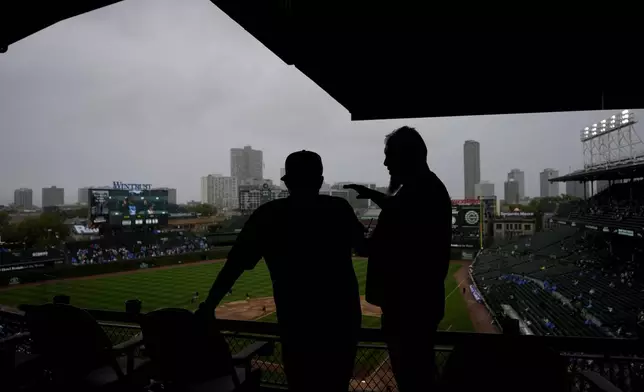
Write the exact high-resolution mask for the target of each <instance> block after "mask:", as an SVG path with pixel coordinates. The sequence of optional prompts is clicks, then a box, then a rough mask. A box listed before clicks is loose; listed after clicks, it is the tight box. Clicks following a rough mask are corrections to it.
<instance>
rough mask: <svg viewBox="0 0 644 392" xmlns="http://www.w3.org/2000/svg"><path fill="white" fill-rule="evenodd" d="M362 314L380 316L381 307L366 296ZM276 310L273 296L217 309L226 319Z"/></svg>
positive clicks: (248, 316) (247, 316)
mask: <svg viewBox="0 0 644 392" xmlns="http://www.w3.org/2000/svg"><path fill="white" fill-rule="evenodd" d="M360 305H361V306H362V314H364V315H365V316H376V317H377V316H380V315H381V313H382V312H381V311H380V308H379V307H377V306H374V305H371V304H368V303H367V302H366V301H365V300H364V297H363V298H361V300H360ZM273 312H275V301H273V297H264V298H252V299H250V300H248V301H245V300H242V301H233V302H228V303H225V304H223V305H221V306H219V307H218V308H217V310H216V315H217V318H219V319H225V320H242V321H248V320H257V319H258V318H260V317H264V316H266V315H268V314H271V313H273Z"/></svg>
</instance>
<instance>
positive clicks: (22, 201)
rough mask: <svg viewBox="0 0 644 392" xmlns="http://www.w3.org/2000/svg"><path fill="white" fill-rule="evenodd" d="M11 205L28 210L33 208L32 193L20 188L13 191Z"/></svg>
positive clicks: (29, 190) (27, 189)
mask: <svg viewBox="0 0 644 392" xmlns="http://www.w3.org/2000/svg"><path fill="white" fill-rule="evenodd" d="M13 204H14V205H15V206H16V207H19V208H22V209H25V210H30V209H32V208H33V207H34V192H33V191H32V190H31V189H29V188H20V189H16V190H15V191H13Z"/></svg>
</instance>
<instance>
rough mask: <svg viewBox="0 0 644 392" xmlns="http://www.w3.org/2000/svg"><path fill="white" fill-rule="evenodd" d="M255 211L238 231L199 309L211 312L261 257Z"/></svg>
mask: <svg viewBox="0 0 644 392" xmlns="http://www.w3.org/2000/svg"><path fill="white" fill-rule="evenodd" d="M257 212H258V211H256V212H255V213H253V215H251V217H250V218H249V219H248V222H246V224H245V225H244V228H243V229H242V231H241V233H239V236H238V237H237V241H236V242H235V245H233V248H232V249H231V250H230V252H229V253H228V259H227V260H226V263H225V264H224V267H223V268H222V269H221V271H219V274H218V275H217V278H216V279H215V282H214V283H213V284H212V287H211V288H210V292H209V293H208V297H207V298H206V300H205V301H204V302H203V303H202V304H201V306H200V307H199V308H200V310H201V311H204V310H205V311H208V312H211V313H212V311H214V310H215V308H216V307H217V306H218V305H219V304H220V303H221V301H222V300H223V299H224V297H225V296H226V293H228V292H229V291H230V289H232V287H233V285H234V284H235V282H236V281H237V279H239V277H240V276H241V275H242V274H243V273H244V271H245V270H247V269H253V268H254V267H255V265H257V262H258V261H259V260H260V259H261V258H262V254H261V250H260V246H259V238H258V236H257V233H258V231H259V230H258V227H257V224H258V223H257V222H258V221H259V219H258V217H256V213H257Z"/></svg>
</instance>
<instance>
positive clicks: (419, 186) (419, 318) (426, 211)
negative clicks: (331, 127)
mask: <svg viewBox="0 0 644 392" xmlns="http://www.w3.org/2000/svg"><path fill="white" fill-rule="evenodd" d="M384 164H385V166H386V167H387V169H389V174H390V176H391V179H390V183H389V193H388V194H386V195H385V194H384V193H381V192H378V191H375V190H372V189H368V188H366V187H364V186H361V185H355V184H354V185H347V186H346V188H349V189H354V190H355V191H357V192H358V194H359V197H360V198H366V199H371V200H373V201H374V202H375V203H376V204H378V205H379V206H380V207H381V208H382V212H381V213H380V215H379V217H378V224H377V225H376V228H375V229H374V231H373V234H372V236H371V239H370V244H369V264H368V266H367V285H366V299H367V302H369V303H371V304H374V305H377V306H380V307H381V308H382V331H383V334H384V336H385V339H386V341H387V347H388V349H389V355H390V358H391V364H392V367H393V371H394V374H395V376H396V382H397V384H398V388H399V390H400V391H401V392H409V391H414V390H428V389H429V387H428V386H429V385H431V381H432V378H431V374H432V373H431V372H432V370H433V363H434V355H433V347H434V344H433V341H434V334H435V332H436V329H437V328H438V324H439V322H440V321H441V319H442V318H443V315H444V308H445V287H444V281H445V277H446V275H447V270H448V268H449V260H450V252H451V237H452V203H451V199H450V196H449V193H448V192H447V189H446V188H445V185H444V184H443V182H442V181H441V180H440V179H439V178H438V177H437V176H436V174H434V173H433V172H432V171H431V170H430V169H429V166H428V165H427V147H426V145H425V142H424V141H423V138H422V137H421V136H420V134H419V133H418V132H417V131H416V130H415V129H413V128H410V127H402V128H400V129H397V130H396V131H394V132H392V133H391V134H389V135H388V136H387V137H386V139H385V161H384Z"/></svg>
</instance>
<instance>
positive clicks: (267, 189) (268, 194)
mask: <svg viewBox="0 0 644 392" xmlns="http://www.w3.org/2000/svg"><path fill="white" fill-rule="evenodd" d="M286 197H288V191H286V190H284V189H280V188H279V187H275V186H272V185H269V184H263V185H262V186H256V185H242V186H240V187H239V209H240V210H241V211H242V213H244V214H248V213H251V212H252V211H254V210H256V209H257V208H259V206H261V205H262V204H265V203H268V202H270V201H273V200H276V199H282V198H286Z"/></svg>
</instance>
